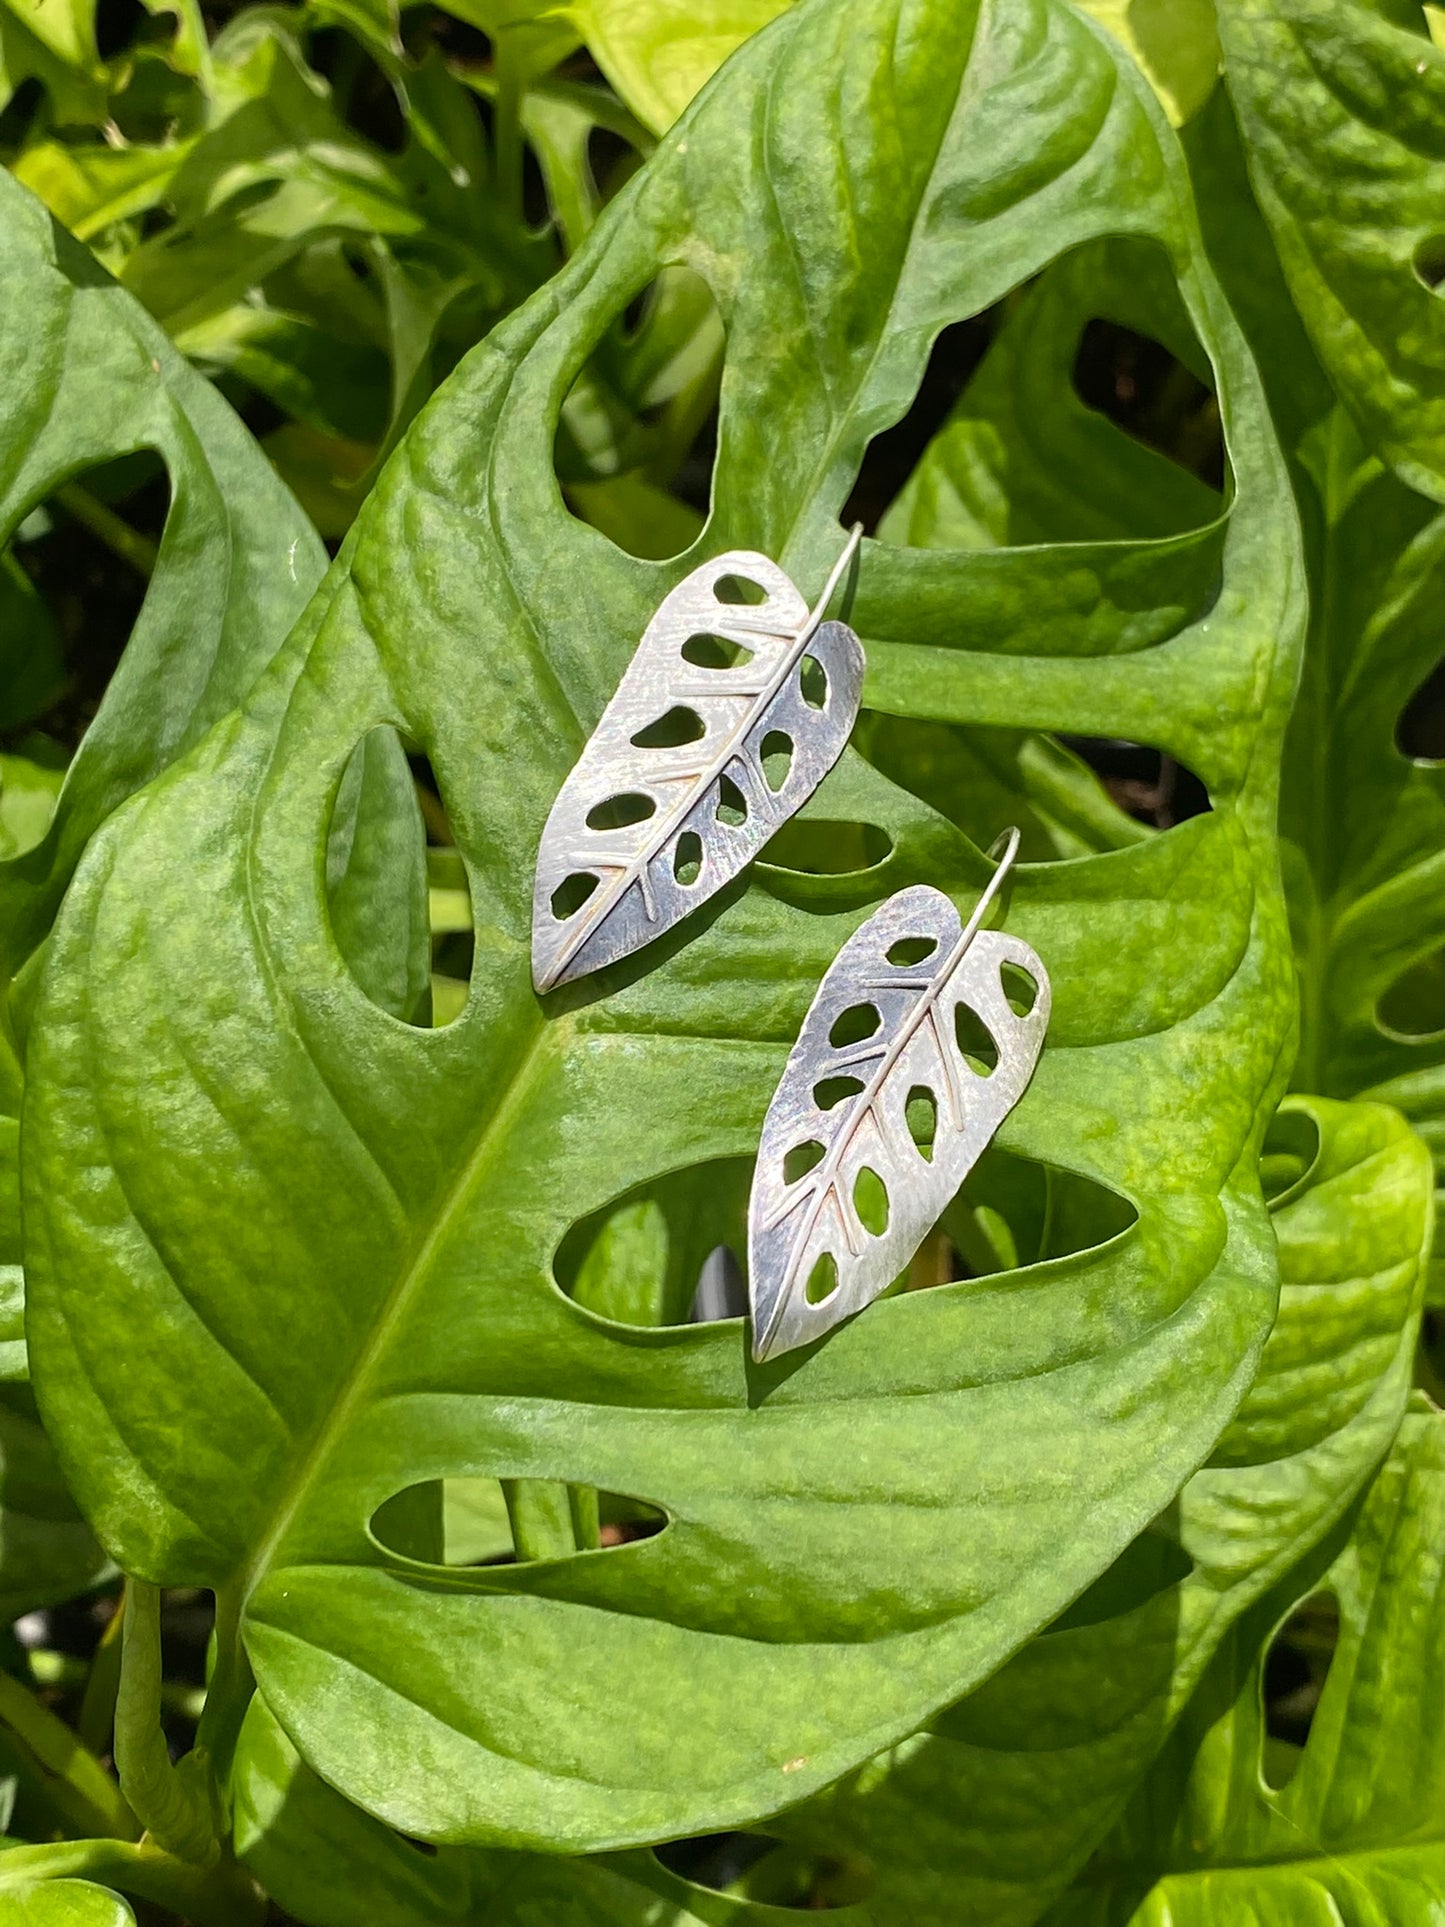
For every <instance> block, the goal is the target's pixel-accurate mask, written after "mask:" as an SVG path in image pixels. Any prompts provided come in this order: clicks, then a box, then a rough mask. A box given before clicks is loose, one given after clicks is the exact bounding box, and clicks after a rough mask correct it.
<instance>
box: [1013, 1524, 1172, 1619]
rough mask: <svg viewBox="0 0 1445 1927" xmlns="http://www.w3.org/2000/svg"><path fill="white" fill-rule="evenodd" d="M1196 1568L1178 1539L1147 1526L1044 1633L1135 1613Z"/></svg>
mask: <svg viewBox="0 0 1445 1927" xmlns="http://www.w3.org/2000/svg"><path fill="white" fill-rule="evenodd" d="M1193 1570H1194V1561H1193V1560H1192V1559H1191V1558H1190V1556H1189V1554H1188V1553H1187V1552H1186V1551H1185V1550H1184V1548H1183V1546H1181V1545H1180V1543H1179V1541H1178V1540H1177V1539H1175V1538H1173V1537H1172V1536H1171V1535H1170V1534H1169V1533H1168V1532H1163V1531H1160V1530H1158V1529H1157V1528H1156V1527H1153V1526H1148V1527H1146V1528H1145V1530H1144V1531H1143V1532H1141V1533H1140V1534H1139V1536H1138V1538H1137V1539H1133V1540H1131V1541H1130V1543H1129V1544H1128V1545H1127V1546H1126V1547H1125V1548H1124V1550H1123V1552H1121V1553H1120V1555H1119V1557H1118V1558H1117V1559H1116V1560H1115V1561H1114V1563H1113V1565H1111V1566H1110V1567H1108V1568H1107V1570H1106V1571H1104V1572H1102V1573H1100V1575H1099V1577H1098V1578H1097V1579H1096V1580H1094V1582H1093V1583H1092V1585H1090V1586H1089V1587H1088V1588H1087V1589H1086V1590H1085V1591H1084V1592H1082V1593H1081V1594H1080V1595H1079V1597H1078V1598H1077V1599H1076V1600H1075V1601H1074V1603H1073V1605H1072V1606H1069V1607H1068V1608H1066V1610H1065V1611H1064V1612H1062V1613H1061V1614H1060V1615H1059V1617H1058V1618H1057V1619H1056V1620H1055V1621H1054V1622H1053V1624H1052V1625H1051V1626H1048V1627H1046V1628H1045V1633H1046V1634H1051V1633H1064V1632H1076V1631H1078V1629H1079V1628H1080V1627H1083V1626H1100V1625H1103V1624H1105V1623H1106V1622H1107V1621H1108V1620H1111V1619H1116V1618H1118V1617H1119V1616H1120V1615H1122V1614H1126V1613H1135V1612H1137V1611H1138V1610H1139V1608H1140V1607H1141V1606H1142V1605H1143V1603H1144V1601H1145V1600H1147V1599H1153V1598H1155V1597H1157V1595H1158V1594H1160V1593H1162V1592H1167V1591H1168V1590H1169V1589H1170V1588H1171V1587H1172V1586H1177V1585H1179V1584H1181V1583H1182V1581H1184V1580H1185V1579H1187V1578H1188V1577H1189V1575H1190V1573H1191V1572H1193Z"/></svg>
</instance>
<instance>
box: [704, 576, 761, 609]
mask: <svg viewBox="0 0 1445 1927" xmlns="http://www.w3.org/2000/svg"><path fill="white" fill-rule="evenodd" d="M712 592H713V594H714V595H715V596H716V597H717V599H718V601H719V602H726V603H729V604H731V605H733V606H737V605H739V604H742V605H746V606H748V607H751V608H756V607H757V605H758V604H759V603H760V602H766V601H767V599H768V592H767V590H766V589H765V588H764V587H763V585H762V584H761V583H760V582H751V581H749V579H748V578H747V576H745V575H720V576H719V577H718V579H717V581H716V582H715V583H714V584H713V588H712Z"/></svg>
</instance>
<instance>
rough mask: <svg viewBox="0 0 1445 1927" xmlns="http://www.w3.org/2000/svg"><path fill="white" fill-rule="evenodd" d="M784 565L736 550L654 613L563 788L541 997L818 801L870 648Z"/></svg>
mask: <svg viewBox="0 0 1445 1927" xmlns="http://www.w3.org/2000/svg"><path fill="white" fill-rule="evenodd" d="M862 533H863V531H862V528H861V526H860V527H858V528H855V529H854V530H853V531H852V533H851V534H850V536H849V537H848V542H847V546H846V547H845V548H844V550H843V553H842V555H840V556H839V558H838V560H837V562H836V564H835V565H834V567H833V570H832V572H831V574H830V575H829V577H828V580H827V582H826V583H825V585H824V587H823V592H822V594H821V595H820V596H819V598H818V600H817V602H816V603H815V604H814V606H813V607H812V608H811V609H809V607H808V605H807V604H806V603H805V602H804V600H803V598H802V596H801V595H800V594H799V593H798V590H797V589H796V588H795V586H794V585H793V583H792V581H791V580H790V579H789V578H788V576H786V575H785V574H784V573H783V571H782V570H781V569H780V568H779V567H778V566H777V564H776V563H775V562H771V561H769V559H768V558H767V556H765V555H757V554H754V553H753V552H752V551H751V550H746V549H733V550H730V551H729V552H728V553H727V554H726V555H719V556H715V557H714V558H713V560H712V561H710V562H704V563H703V564H702V566H701V567H700V568H697V569H694V570H693V572H692V574H691V575H689V576H688V577H687V578H686V579H685V580H684V581H683V582H681V583H679V585H678V586H677V588H675V589H674V590H673V591H672V594H671V595H669V596H668V597H667V598H666V599H665V601H663V603H662V604H661V606H660V607H659V608H658V611H657V613H656V615H655V616H654V617H653V618H652V620H651V622H650V623H649V624H648V625H647V629H646V632H645V633H644V635H643V638H642V641H641V642H640V643H639V644H638V646H637V653H636V654H635V655H634V656H633V658H632V661H631V663H630V664H629V665H628V669H627V673H626V675H625V676H624V677H623V678H622V681H621V683H620V684H619V685H618V689H617V693H616V695H615V696H614V697H613V698H612V700H611V702H610V703H609V704H608V705H607V708H606V709H605V710H604V711H603V714H602V720H601V721H600V722H599V723H598V725H597V727H596V729H595V730H594V731H593V733H592V736H591V738H590V740H589V741H588V743H587V747H586V748H585V749H584V750H583V752H582V755H581V757H580V759H579V760H578V762H577V764H576V766H575V767H574V768H573V770H572V772H571V774H570V775H569V776H568V778H567V780H566V782H565V783H564V784H563V785H562V788H561V790H560V792H559V793H558V796H557V800H556V802H555V803H554V804H553V805H552V810H551V814H550V815H549V816H548V818H547V827H546V829H545V830H544V831H543V832H542V843H541V847H540V849H539V850H538V853H537V879H536V885H535V888H534V891H533V899H532V980H533V982H534V983H535V985H536V987H537V989H538V990H539V991H545V990H551V989H553V988H554V987H555V986H556V985H558V984H565V983H569V982H571V981H572V979H573V978H575V977H583V976H586V975H587V974H588V973H589V972H591V971H594V970H600V969H602V967H603V966H604V965H605V964H610V963H615V962H616V961H617V960H618V959H619V958H620V957H628V956H631V954H632V953H633V951H635V950H639V949H641V948H642V946H643V945H644V944H647V943H651V942H652V940H653V939H654V938H655V937H660V936H662V935H663V934H664V932H666V931H668V930H670V929H671V928H672V927H673V925H674V924H676V923H679V922H680V921H681V920H682V918H683V917H685V916H687V915H688V914H689V913H690V912H691V911H693V910H695V909H697V907H698V905H699V904H701V903H705V902H706V901H707V899H708V898H709V897H711V896H713V895H714V894H715V893H716V892H717V891H718V890H720V889H721V888H722V887H723V885H724V884H725V883H729V882H731V880H732V879H733V878H734V877H735V876H736V875H737V874H738V872H739V871H740V870H742V869H743V868H744V867H745V866H746V865H747V864H748V863H749V862H750V861H751V860H752V858H753V857H754V856H756V855H757V853H758V851H759V850H761V849H762V847H763V845H764V844H765V843H766V842H767V840H768V838H769V837H770V836H772V834H773V833H774V831H775V830H777V829H779V828H781V826H782V825H783V824H784V823H785V822H787V820H788V818H789V817H790V816H792V815H793V814H794V812H795V811H796V810H798V809H800V808H801V807H802V805H803V804H804V803H805V802H806V801H807V800H808V798H809V797H810V796H811V795H812V793H813V791H814V790H815V789H816V788H817V787H818V785H819V783H821V782H822V780H823V778H824V777H825V776H826V775H827V773H828V771H829V770H830V769H831V768H832V767H833V765H834V763H836V762H837V760H838V758H839V756H840V755H841V754H842V753H843V746H844V744H845V743H846V742H847V740H848V737H849V734H850V733H851V731H852V728H853V722H854V718H855V717H856V716H857V714H858V699H859V696H860V694H861V692H862V687H863V648H862V644H861V643H860V642H859V640H858V638H857V636H856V635H854V633H853V631H852V630H851V629H850V628H848V627H847V626H846V625H845V624H844V623H841V622H824V621H823V614H824V611H825V610H826V609H827V606H828V603H829V601H830V599H831V597H832V595H833V591H834V590H835V589H836V588H837V586H838V584H839V582H840V581H841V580H842V577H843V572H844V571H845V569H846V568H847V567H848V564H849V562H850V561H851V560H852V558H853V554H854V552H855V550H856V549H857V547H858V543H859V540H860V538H861V536H862Z"/></svg>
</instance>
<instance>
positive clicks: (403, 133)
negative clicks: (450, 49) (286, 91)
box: [102, 0, 409, 155]
mask: <svg viewBox="0 0 1445 1927" xmlns="http://www.w3.org/2000/svg"><path fill="white" fill-rule="evenodd" d="M102 3H104V0H102ZM308 38H309V44H310V49H311V57H312V59H313V60H314V62H315V64H316V66H317V69H318V71H320V72H322V73H328V72H332V71H340V72H343V73H344V75H345V80H344V82H343V84H342V85H341V86H339V87H336V88H334V89H333V91H332V99H333V100H334V102H335V104H336V109H337V112H338V114H339V117H340V118H341V119H342V120H343V121H344V122H345V123H346V125H347V126H348V127H350V128H352V129H353V131H354V132H356V133H358V134H360V135H361V137H362V139H363V140H366V141H370V142H371V143H372V145H373V146H375V147H380V148H382V149H383V150H384V151H385V152H386V153H388V154H392V155H400V154H404V153H405V152H406V149H407V145H408V138H409V137H408V130H407V123H406V117H405V115H404V114H403V112H402V108H401V105H400V103H399V101H398V100H397V96H396V89H395V87H394V86H393V85H392V83H391V81H390V80H389V79H388V78H387V76H386V75H385V74H384V73H383V72H382V70H381V68H380V67H379V66H378V65H377V64H376V62H375V61H374V60H373V59H371V57H370V56H369V55H368V54H367V53H366V52H365V51H364V48H363V46H362V44H361V43H360V42H359V41H357V40H356V39H354V38H353V37H352V35H350V34H347V33H344V32H343V31H342V30H341V29H340V28H339V27H323V28H321V29H320V30H319V31H317V32H316V33H315V34H314V35H311V36H309V37H308Z"/></svg>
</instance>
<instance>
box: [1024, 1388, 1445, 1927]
mask: <svg viewBox="0 0 1445 1927" xmlns="http://www.w3.org/2000/svg"><path fill="white" fill-rule="evenodd" d="M1442 1544H1445V1419H1442V1417H1441V1414H1440V1413H1439V1412H1437V1411H1434V1410H1427V1409H1424V1407H1423V1403H1422V1407H1421V1408H1420V1409H1417V1410H1415V1411H1413V1412H1412V1413H1411V1414H1410V1416H1409V1417H1408V1418H1407V1419H1406V1421H1405V1423H1404V1425H1403V1427H1402V1428H1401V1432H1400V1437H1399V1441H1398V1443H1397V1445H1396V1447H1395V1450H1394V1451H1393V1453H1392V1454H1391V1456H1390V1458H1389V1460H1388V1462H1387V1463H1386V1464H1385V1466H1384V1467H1383V1468H1382V1470H1381V1472H1380V1474H1379V1476H1378V1477H1377V1478H1376V1480H1375V1482H1374V1484H1373V1485H1372V1487H1371V1488H1370V1491H1369V1494H1368V1496H1367V1497H1366V1499H1365V1501H1364V1503H1363V1505H1362V1506H1361V1508H1360V1510H1359V1513H1358V1515H1357V1516H1356V1519H1355V1522H1354V1528H1353V1531H1352V1532H1351V1534H1350V1537H1349V1540H1348V1543H1347V1544H1346V1545H1345V1546H1344V1547H1343V1548H1342V1549H1341V1550H1340V1551H1339V1553H1338V1555H1337V1556H1336V1557H1335V1558H1334V1560H1333V1561H1332V1562H1331V1561H1328V1560H1326V1559H1316V1560H1314V1561H1312V1562H1311V1563H1310V1564H1309V1565H1307V1566H1306V1567H1304V1568H1303V1569H1301V1570H1298V1571H1296V1572H1295V1573H1294V1574H1293V1575H1291V1576H1290V1578H1289V1579H1287V1580H1286V1581H1285V1582H1284V1583H1283V1584H1282V1585H1281V1586H1280V1587H1279V1589H1278V1590H1277V1591H1276V1592H1275V1593H1274V1594H1273V1596H1272V1597H1271V1598H1270V1599H1268V1600H1266V1601H1265V1602H1264V1603H1263V1604H1262V1605H1261V1606H1260V1608H1259V1609H1258V1611H1256V1612H1255V1613H1253V1614H1251V1616H1250V1617H1249V1618H1248V1619H1247V1620H1245V1621H1243V1622H1242V1623H1241V1624H1240V1626H1239V1627H1238V1628H1237V1630H1236V1631H1235V1632H1234V1634H1233V1635H1232V1636H1231V1638H1230V1639H1229V1640H1228V1641H1227V1642H1226V1644H1225V1646H1224V1648H1223V1650H1222V1651H1221V1653H1220V1655H1219V1657H1218V1659H1217V1660H1216V1662H1215V1664H1214V1667H1213V1669H1212V1670H1211V1673H1210V1675H1209V1676H1208V1678H1207V1679H1206V1681H1205V1683H1204V1685H1203V1686H1202V1687H1201V1689H1200V1692H1199V1695H1198V1697H1197V1700H1196V1701H1195V1703H1194V1704H1193V1705H1192V1706H1191V1707H1190V1709H1189V1712H1188V1715H1187V1716H1186V1718H1185V1720H1184V1721H1183V1722H1182V1723H1181V1725H1180V1728H1179V1730H1178V1732H1177V1734H1176V1735H1175V1737H1174V1739H1173V1741H1172V1742H1171V1744H1170V1747H1169V1749H1168V1751H1167V1753H1166V1755H1165V1757H1164V1758H1163V1759H1162V1760H1161V1761H1160V1763H1159V1766H1158V1768H1157V1769H1156V1771H1155V1772H1154V1774H1153V1775H1152V1776H1151V1778H1150V1781H1149V1784H1148V1786H1147V1788H1146V1789H1145V1790H1144V1791H1143V1793H1142V1794H1141V1796H1140V1798H1139V1800H1138V1802H1137V1803H1136V1805H1135V1806H1134V1808H1133V1809H1131V1811H1130V1813H1129V1815H1128V1818H1127V1820H1126V1822H1125V1824H1124V1825H1123V1826H1122V1827H1121V1828H1120V1830H1119V1832H1118V1833H1117V1834H1116V1835H1115V1836H1114V1837H1113V1838H1111V1839H1110V1841H1109V1842H1108V1843H1107V1845H1106V1846H1105V1847H1104V1848H1103V1849H1102V1850H1101V1851H1100V1853H1099V1855H1098V1856H1097V1858H1096V1859H1095V1860H1094V1862H1093V1863H1092V1864H1091V1865H1090V1867H1089V1868H1088V1869H1087V1871H1086V1872H1085V1874H1084V1876H1083V1877H1082V1878H1081V1880H1080V1882H1079V1884H1078V1887H1077V1889H1076V1890H1075V1892H1074V1893H1072V1894H1071V1895H1070V1896H1069V1898H1068V1900H1067V1901H1066V1902H1065V1903H1064V1904H1063V1905H1062V1906H1060V1907H1059V1908H1058V1909H1057V1910H1056V1911H1055V1912H1054V1913H1051V1914H1050V1915H1049V1916H1048V1921H1049V1927H1125V1923H1128V1927H1225V1924H1226V1923H1227V1924H1228V1927H1275V1923H1281V1924H1282V1923H1285V1922H1287V1923H1289V1927H1315V1923H1319V1927H1338V1924H1339V1923H1342V1922H1343V1923H1346V1924H1347V1927H1367V1923H1368V1924H1369V1927H1374V1923H1380V1924H1381V1927H1383V1924H1384V1923H1386V1922H1388V1923H1390V1927H1394V1923H1395V1922H1397V1921H1398V1922H1400V1923H1402V1924H1403V1923H1406V1922H1416V1921H1419V1922H1424V1921H1427V1920H1429V1919H1430V1917H1431V1915H1432V1913H1435V1912H1438V1910H1439V1908H1440V1907H1441V1905H1442V1904H1445V1846H1442V1844H1441V1840H1440V1826H1439V1819H1440V1809H1441V1802H1442V1800H1445V1752H1442V1746H1441V1735H1440V1725H1439V1722H1438V1721H1437V1720H1435V1719H1433V1718H1432V1717H1431V1715H1430V1712H1429V1708H1430V1706H1431V1703H1432V1701H1433V1700H1434V1699H1436V1698H1437V1697H1438V1694H1439V1691H1440V1688H1441V1683H1442V1678H1445V1643H1442V1636H1441V1628H1442V1625H1445V1618H1442V1614H1441V1598H1440V1593H1441V1577H1442V1575H1441V1546H1442ZM1321 1594H1323V1595H1327V1596H1328V1597H1330V1598H1332V1599H1333V1600H1334V1601H1335V1602H1336V1603H1337V1605H1338V1610H1339V1637H1338V1644H1337V1646H1336V1649H1335V1652H1334V1655H1333V1658H1332V1659H1331V1660H1330V1662H1329V1670H1328V1672H1327V1674H1326V1676H1325V1681H1324V1688H1323V1692H1322V1694H1321V1696H1320V1700H1319V1704H1318V1707H1317V1709H1316V1711H1315V1713H1314V1718H1313V1722H1312V1725H1311V1727H1310V1731H1309V1737H1308V1739H1307V1741H1306V1743H1305V1746H1304V1751H1303V1753H1302V1754H1301V1755H1298V1756H1297V1757H1296V1758H1295V1759H1294V1760H1292V1761H1291V1762H1290V1767H1291V1769H1292V1772H1291V1777H1290V1778H1289V1780H1288V1783H1287V1784H1285V1785H1280V1784H1279V1777H1280V1764H1281V1763H1280V1760H1279V1757H1278V1755H1277V1754H1275V1753H1274V1752H1273V1750H1272V1748H1273V1743H1272V1742H1271V1741H1270V1740H1269V1739H1268V1737H1267V1735H1266V1732H1265V1726H1264V1690H1263V1687H1264V1682H1263V1670H1264V1668H1263V1662H1264V1657H1265V1654H1266V1652H1267V1650H1268V1647H1269V1642H1270V1638H1271V1635H1272V1634H1273V1633H1274V1631H1275V1630H1276V1628H1277V1627H1278V1626H1279V1624H1280V1622H1281V1621H1282V1620H1283V1619H1284V1617H1285V1616H1286V1614H1287V1613H1288V1612H1289V1611H1290V1609H1291V1607H1293V1606H1294V1605H1296V1603H1297V1602H1299V1601H1300V1600H1302V1599H1304V1598H1306V1597H1307V1596H1319V1595H1321Z"/></svg>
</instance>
